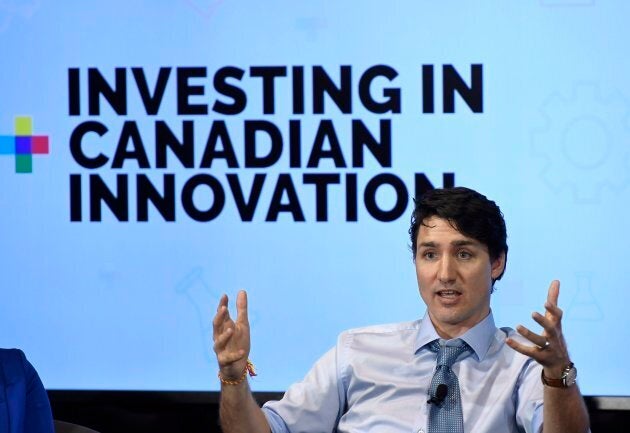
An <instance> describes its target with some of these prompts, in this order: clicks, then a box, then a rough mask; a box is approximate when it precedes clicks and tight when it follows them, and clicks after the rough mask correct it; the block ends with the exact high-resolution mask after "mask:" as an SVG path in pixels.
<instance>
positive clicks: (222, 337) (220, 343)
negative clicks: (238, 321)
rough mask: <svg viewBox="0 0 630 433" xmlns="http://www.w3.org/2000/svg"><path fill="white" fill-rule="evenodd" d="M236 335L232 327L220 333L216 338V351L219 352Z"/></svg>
mask: <svg viewBox="0 0 630 433" xmlns="http://www.w3.org/2000/svg"><path fill="white" fill-rule="evenodd" d="M232 335H234V330H233V329H232V328H227V329H226V330H225V332H222V333H220V334H218V335H217V336H216V337H215V339H214V347H213V349H214V351H215V352H216V353H219V352H220V351H222V350H223V349H225V347H226V346H227V344H228V342H229V341H230V339H231V338H232Z"/></svg>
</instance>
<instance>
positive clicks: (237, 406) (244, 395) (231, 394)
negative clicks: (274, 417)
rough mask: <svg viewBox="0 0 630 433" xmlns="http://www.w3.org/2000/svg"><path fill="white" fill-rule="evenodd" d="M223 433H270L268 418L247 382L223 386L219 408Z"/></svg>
mask: <svg viewBox="0 0 630 433" xmlns="http://www.w3.org/2000/svg"><path fill="white" fill-rule="evenodd" d="M219 416H220V418H221V429H222V430H223V433H269V432H270V431H271V429H270V428H269V424H268V423H267V418H266V417H265V415H264V414H263V412H262V410H261V409H260V407H259V406H258V403H256V401H255V400H254V396H253V395H252V392H251V391H250V389H249V384H248V383H247V381H246V380H245V381H243V382H242V383H240V384H238V385H222V387H221V402H220V407H219Z"/></svg>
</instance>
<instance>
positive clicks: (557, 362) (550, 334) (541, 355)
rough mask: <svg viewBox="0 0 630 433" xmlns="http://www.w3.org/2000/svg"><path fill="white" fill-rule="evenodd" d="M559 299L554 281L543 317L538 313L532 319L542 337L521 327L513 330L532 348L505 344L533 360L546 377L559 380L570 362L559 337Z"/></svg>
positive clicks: (557, 287) (564, 343)
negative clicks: (540, 327) (540, 330)
mask: <svg viewBox="0 0 630 433" xmlns="http://www.w3.org/2000/svg"><path fill="white" fill-rule="evenodd" d="M559 295H560V281H557V280H554V281H552V282H551V285H550V286H549V292H548V294H547V302H545V315H544V316H543V315H542V314H540V313H538V312H534V313H533V314H532V318H533V319H534V320H535V321H536V322H537V323H538V324H539V325H540V326H542V327H543V332H542V334H536V333H535V332H532V331H530V330H529V329H527V328H526V327H525V326H523V325H519V326H517V328H516V330H517V331H518V333H519V334H521V335H522V336H523V337H525V338H527V339H528V340H529V341H531V342H532V343H534V346H528V345H525V344H521V343H518V342H517V341H515V340H514V339H512V338H507V339H506V340H505V341H506V343H507V345H508V346H510V347H511V348H512V349H514V350H516V351H517V352H520V353H522V354H523V355H527V356H529V357H531V358H533V359H535V360H536V361H537V362H538V363H539V364H540V365H542V366H543V368H544V370H545V376H547V377H552V378H560V376H562V371H563V370H564V368H565V367H566V366H567V364H569V362H570V360H569V351H568V349H567V345H566V342H565V341H564V337H563V335H562V310H561V309H560V308H559V307H558V297H559Z"/></svg>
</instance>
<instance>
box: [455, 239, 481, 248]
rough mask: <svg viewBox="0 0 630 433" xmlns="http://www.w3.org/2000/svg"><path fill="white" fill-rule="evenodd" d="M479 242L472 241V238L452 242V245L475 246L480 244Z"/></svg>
mask: <svg viewBox="0 0 630 433" xmlns="http://www.w3.org/2000/svg"><path fill="white" fill-rule="evenodd" d="M478 244H479V242H476V241H472V240H470V239H462V240H458V241H453V242H451V245H453V246H455V247H465V246H468V245H472V246H475V245H478Z"/></svg>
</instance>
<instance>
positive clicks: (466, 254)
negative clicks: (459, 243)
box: [457, 251, 472, 260]
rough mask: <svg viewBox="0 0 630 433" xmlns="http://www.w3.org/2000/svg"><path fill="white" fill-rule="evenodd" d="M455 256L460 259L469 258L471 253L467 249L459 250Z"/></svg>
mask: <svg viewBox="0 0 630 433" xmlns="http://www.w3.org/2000/svg"><path fill="white" fill-rule="evenodd" d="M457 257H459V258H460V259H464V260H466V259H470V258H471V257H472V254H470V253H469V252H468V251H459V252H458V253H457Z"/></svg>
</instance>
